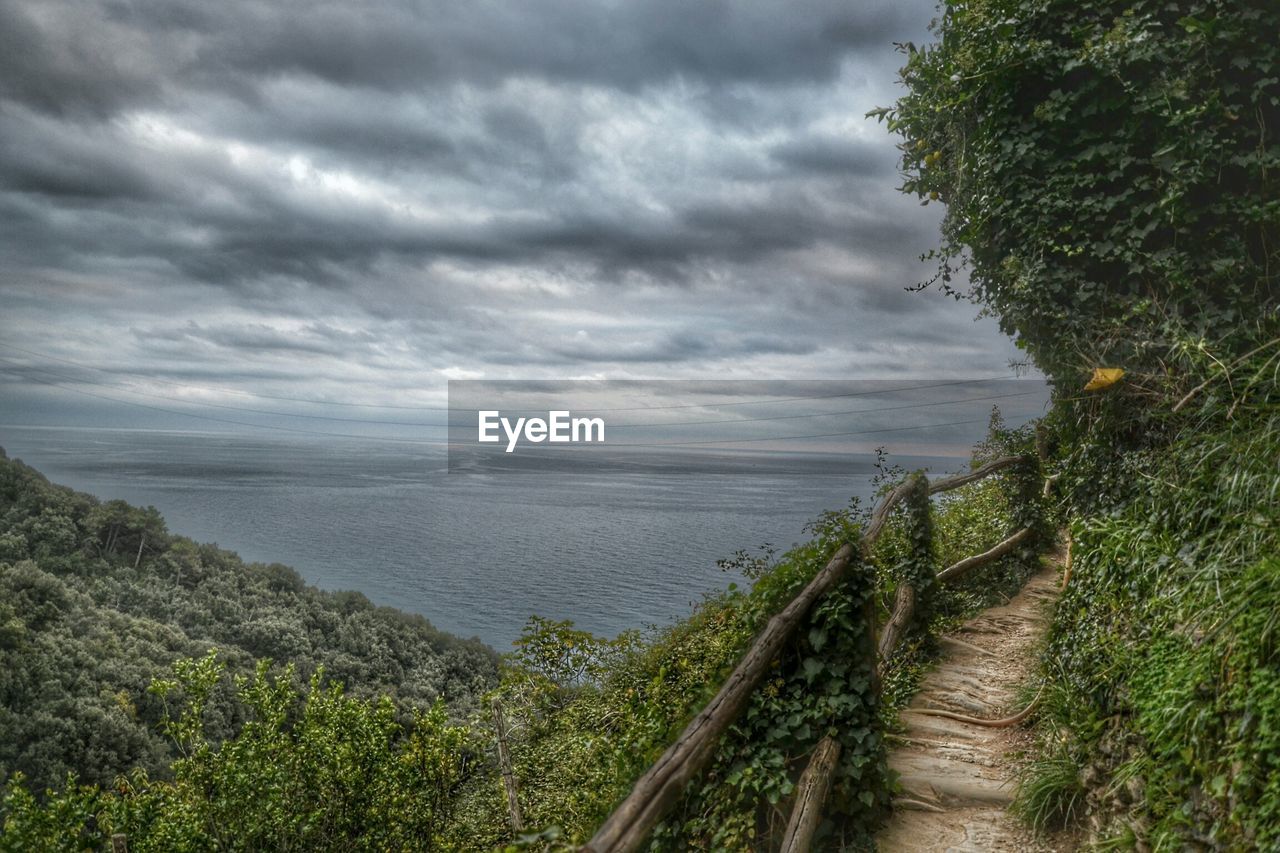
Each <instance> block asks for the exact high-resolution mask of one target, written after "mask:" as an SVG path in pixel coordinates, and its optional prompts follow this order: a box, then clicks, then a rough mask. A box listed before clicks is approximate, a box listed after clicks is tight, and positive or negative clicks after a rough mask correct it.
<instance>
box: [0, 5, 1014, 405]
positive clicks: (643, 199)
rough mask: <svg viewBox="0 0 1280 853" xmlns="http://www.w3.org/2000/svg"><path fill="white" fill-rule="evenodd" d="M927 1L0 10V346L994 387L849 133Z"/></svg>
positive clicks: (201, 365) (999, 352)
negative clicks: (963, 381)
mask: <svg viewBox="0 0 1280 853" xmlns="http://www.w3.org/2000/svg"><path fill="white" fill-rule="evenodd" d="M931 12H932V9H931V6H930V5H929V4H928V3H926V2H923V0H911V2H906V3H901V2H876V3H849V2H845V0H840V2H836V0H797V2H761V3H731V2H727V0H725V1H724V2H706V3H687V2H684V0H645V2H639V1H638V0H626V2H624V0H608V2H581V0H573V2H570V0H547V2H539V3H515V2H501V3H500V2H490V0H478V2H471V3H454V2H442V1H441V2H427V3H423V2H408V0H369V2H362V3H337V2H322V3H313V2H305V3H304V2H301V0H290V2H279V1H278V0H273V2H266V0H259V1H256V2H251V0H227V2H217V3H208V2H194V0H173V2H158V0H157V2H134V0H75V2H71V0H67V2H59V0H48V1H47V2H41V3H30V2H14V0H0V249H3V251H2V252H0V291H2V295H3V297H4V305H5V309H6V310H5V311H4V312H3V314H0V344H2V343H8V344H10V345H13V346H20V347H23V348H25V349H27V350H30V351H32V352H35V353H41V352H43V353H47V354H49V355H52V356H55V357H56V358H61V359H63V361H62V362H41V361H40V358H41V356H38V355H30V354H27V355H21V356H19V357H21V358H27V359H29V360H30V362H29V363H28V364H27V367H29V368H31V369H32V370H34V369H36V368H39V367H40V366H41V365H42V364H43V365H44V366H45V367H47V368H50V369H56V370H60V371H76V370H83V371H87V372H83V373H74V375H73V377H72V378H73V379H74V380H75V381H76V382H80V383H82V385H83V388H84V389H87V388H89V386H90V385H91V384H92V381H93V380H92V377H95V376H96V377H97V381H98V383H99V385H100V389H99V390H101V389H103V388H105V389H107V390H108V391H109V390H110V389H111V388H112V387H119V386H113V383H123V382H126V381H133V382H138V381H141V382H144V383H145V382H150V381H151V380H154V381H155V382H156V383H158V384H155V385H148V386H147V387H149V388H151V392H152V393H154V394H159V395H167V394H171V393H174V390H173V389H174V387H175V386H174V385H173V383H178V385H179V386H180V385H182V383H187V382H190V383H191V385H192V386H193V387H192V388H191V389H188V390H190V392H191V394H194V395H195V397H196V398H199V399H215V398H217V399H224V398H223V397H217V395H219V394H224V393H225V392H224V391H222V390H220V389H227V388H230V389H232V390H233V391H239V392H241V393H242V394H243V393H245V392H249V393H271V394H277V395H283V396H290V395H294V396H296V395H297V394H298V393H301V392H299V390H298V389H300V388H301V389H303V390H304V391H305V393H304V394H303V396H305V397H307V398H309V399H324V400H332V401H338V400H344V399H345V400H348V401H354V402H370V403H385V402H387V401H388V400H395V401H404V400H409V401H411V402H412V401H418V402H430V401H434V400H435V399H436V397H437V396H438V392H439V391H440V390H441V389H442V383H443V381H444V380H445V379H446V378H462V377H468V376H478V375H484V376H513V375H514V376H521V377H528V376H530V375H534V374H539V372H541V374H543V375H546V374H556V375H574V376H579V375H622V376H626V375H664V376H667V375H669V376H681V377H696V376H698V375H706V374H716V375H719V374H720V373H722V372H725V371H729V372H735V375H736V374H741V375H757V374H759V375H766V374H767V375H771V376H784V375H785V376H804V375H822V376H833V375H850V374H863V375H867V374H874V375H888V374H893V375H896V374H903V373H916V374H920V373H926V374H927V373H936V372H940V371H945V372H949V373H952V374H956V373H964V372H981V373H983V374H988V375H989V374H991V373H998V372H1000V370H1001V369H1002V368H1003V366H1004V364H1005V361H1006V360H1007V358H1008V357H1009V355H1010V353H1011V352H1012V351H1011V349H1010V348H1009V346H1008V344H1007V342H1006V341H1005V340H1004V339H1003V338H1002V337H1001V336H1000V335H999V334H998V333H997V332H996V331H995V329H994V325H993V324H992V323H990V322H989V321H984V322H983V323H981V324H979V325H976V326H975V325H974V323H973V322H972V319H971V318H972V313H973V311H972V308H971V307H970V306H967V305H958V304H956V303H953V302H951V301H950V300H947V299H940V298H937V295H936V294H927V295H924V296H919V295H915V294H909V293H906V292H905V291H904V289H903V288H904V287H905V286H908V285H912V284H914V283H916V282H917V281H919V280H920V279H921V278H924V277H927V275H928V272H929V270H928V269H927V268H925V267H922V265H921V264H919V263H918V261H917V258H918V256H919V254H920V253H921V252H924V251H926V250H928V249H929V248H930V247H931V246H933V245H934V244H935V243H936V228H937V214H938V211H936V210H935V209H934V208H932V207H930V208H921V207H920V206H919V205H918V204H916V203H915V201H913V200H911V199H907V198H904V197H902V196H901V195H900V194H898V193H897V192H896V190H895V187H896V185H897V184H898V182H899V181H898V178H897V176H896V173H895V162H896V153H895V151H894V147H893V144H892V140H891V139H890V138H889V137H888V136H887V135H886V134H885V133H884V131H883V128H881V127H880V126H878V125H876V124H875V123H874V122H871V121H867V120H866V119H864V118H863V116H864V114H865V113H866V111H867V110H869V109H871V108H872V107H874V106H877V105H879V104H884V103H888V102H890V101H891V100H892V99H893V97H894V95H895V90H894V88H893V79H894V75H895V70H896V67H897V65H898V64H899V57H898V56H897V55H896V54H895V52H894V50H893V48H892V42H894V41H901V40H907V39H914V40H917V41H918V40H920V39H921V38H922V37H923V34H924V27H925V25H926V24H927V21H928V18H929V17H930V15H931ZM51 331H53V332H56V334H50V332H51ZM9 355H10V356H12V355H14V353H12V352H10V353H9ZM67 362H71V363H67ZM24 375H25V376H27V377H28V379H31V378H32V377H35V376H36V375H38V374H36V373H34V372H28V373H26V374H24ZM10 378H11V379H12V375H10ZM32 381H34V380H32ZM68 381H71V380H68ZM165 383H169V384H165ZM6 387H10V388H11V387H12V382H10V383H8V384H7V385H6ZM45 390H46V391H47V390H48V389H45ZM95 393H97V392H95ZM184 393H185V392H184ZM210 394H212V395H215V396H214V397H209V396H208V395H210ZM188 396H190V395H188ZM231 399H242V398H235V397H232V398H231Z"/></svg>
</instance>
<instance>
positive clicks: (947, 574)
mask: <svg viewBox="0 0 1280 853" xmlns="http://www.w3.org/2000/svg"><path fill="white" fill-rule="evenodd" d="M1030 535H1031V528H1030V527H1024V528H1022V529H1021V530H1019V531H1018V532H1017V533H1015V534H1013V535H1012V536H1010V537H1009V538H1008V539H1006V540H1004V541H1003V542H1001V543H1000V544H998V545H996V546H995V547H993V548H991V550H989V551H983V552H982V553H981V554H974V555H973V556H972V557H965V558H964V559H963V560H961V561H960V562H958V563H956V564H955V565H954V566H948V567H947V568H945V569H943V570H942V571H941V572H939V573H938V581H939V582H940V583H951V582H952V581H954V580H956V579H958V578H959V577H960V576H962V575H963V574H965V573H966V572H968V571H970V570H972V569H976V568H977V567H978V566H981V565H985V564H986V563H990V562H991V561H992V560H998V559H999V558H1001V557H1003V556H1004V555H1005V554H1008V553H1009V552H1010V551H1012V550H1013V549H1014V548H1016V547H1018V544H1019V543H1020V542H1022V540H1024V539H1026V538H1027V537H1028V536H1030Z"/></svg>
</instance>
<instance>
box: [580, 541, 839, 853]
mask: <svg viewBox="0 0 1280 853" xmlns="http://www.w3.org/2000/svg"><path fill="white" fill-rule="evenodd" d="M853 557H854V546H853V545H852V544H845V545H843V546H841V547H840V549H839V550H838V551H836V553H835V555H834V556H833V557H832V558H831V560H830V561H829V562H828V563H827V565H826V566H825V567H824V568H823V569H822V571H820V572H818V574H817V575H815V576H814V578H813V580H811V581H809V584H808V585H807V586H806V587H805V588H804V589H803V590H801V592H800V594H799V595H797V596H796V597H795V598H793V599H792V600H791V603H790V604H788V605H787V606H786V607H784V608H783V609H782V610H781V611H780V612H779V613H777V614H776V615H775V616H774V617H773V618H772V619H770V620H769V623H768V624H767V625H766V626H765V629H764V630H763V631H761V632H760V635H759V636H758V637H756V639H755V642H753V643H752V644H751V648H750V649H748V650H747V653H746V654H745V655H743V657H742V660H741V661H739V662H738V665H737V666H736V667H734V669H733V672H731V673H730V674H729V677H728V678H727V679H725V682H724V684H723V685H722V686H721V687H720V690H719V692H718V693H716V695H715V696H714V697H713V698H712V700H711V701H710V702H708V703H707V706H706V707H705V708H703V709H702V710H701V711H700V712H699V713H698V715H697V716H695V717H694V718H693V720H692V721H691V722H690V723H689V725H688V726H687V727H685V730H684V732H683V733H682V734H681V735H680V737H679V738H677V739H676V742H675V743H673V744H671V746H669V747H668V748H667V750H666V752H664V753H663V754H662V757H660V758H659V759H658V760H657V761H656V762H654V764H653V766H652V767H650V768H649V770H648V771H647V772H646V773H645V774H644V775H643V776H641V777H640V779H639V781H637V782H636V784H635V786H634V787H632V789H631V793H630V794H628V795H627V798H626V799H625V800H623V801H622V803H621V804H619V806H618V807H617V808H616V809H614V811H613V814H611V815H609V817H608V818H607V819H606V820H605V822H604V823H603V824H601V825H600V828H599V829H597V830H596V834H595V835H594V836H592V838H591V840H590V841H588V842H587V843H586V845H585V846H583V847H582V848H580V850H581V851H582V853H606V851H607V853H630V851H634V850H638V849H640V847H641V846H642V845H643V844H644V842H645V839H647V838H648V837H649V834H650V833H651V832H652V831H653V828H654V826H656V825H657V823H658V821H659V820H661V819H662V816H663V815H664V814H665V813H666V811H667V809H668V808H669V807H670V806H671V804H672V803H673V802H674V801H675V799H676V797H678V796H679V794H680V791H681V790H682V789H683V788H684V786H685V785H686V784H687V783H688V782H689V781H690V780H691V779H693V777H694V776H696V775H697V773H698V772H699V771H701V770H702V768H703V767H705V766H706V764H707V762H708V761H710V760H711V756H712V754H713V753H714V752H715V747H716V744H717V743H718V742H719V740H720V736H721V735H722V734H724V732H725V730H726V729H728V728H729V726H730V724H732V723H733V721H734V720H736V719H737V718H738V715H739V714H740V713H741V712H742V709H743V708H744V707H746V704H747V700H748V699H750V698H751V693H752V691H754V690H755V688H756V687H757V686H759V684H760V682H761V681H762V680H763V679H764V676H765V675H766V674H767V673H768V671H769V667H770V664H772V662H773V659H774V658H776V657H777V656H778V653H779V652H780V651H782V647H783V646H784V645H785V644H786V642H787V640H788V639H790V637H791V635H792V634H793V633H794V632H795V629H796V627H797V626H799V624H800V622H801V620H802V619H803V618H804V616H805V614H806V613H808V612H809V609H810V608H811V607H812V606H813V604H814V603H815V602H816V601H817V600H818V599H820V598H821V597H822V596H824V595H826V594H827V592H829V591H830V590H831V589H832V588H833V587H834V586H835V585H836V584H837V583H838V582H839V581H840V580H841V578H843V577H844V574H845V572H846V571H847V570H848V568H849V564H850V563H851V562H852V561H853Z"/></svg>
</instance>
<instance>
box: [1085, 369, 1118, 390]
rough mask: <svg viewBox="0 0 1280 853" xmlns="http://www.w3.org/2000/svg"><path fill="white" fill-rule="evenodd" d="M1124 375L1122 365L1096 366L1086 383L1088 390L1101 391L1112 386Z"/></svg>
mask: <svg viewBox="0 0 1280 853" xmlns="http://www.w3.org/2000/svg"><path fill="white" fill-rule="evenodd" d="M1122 376H1124V369H1123V368H1120V367H1095V368H1094V369H1093V376H1092V377H1091V378H1090V379H1089V381H1088V383H1086V384H1085V386H1084V390H1086V391H1101V390H1102V389H1103V388H1110V387H1111V386H1112V385H1115V384H1116V383H1117V382H1119V381H1120V377H1122Z"/></svg>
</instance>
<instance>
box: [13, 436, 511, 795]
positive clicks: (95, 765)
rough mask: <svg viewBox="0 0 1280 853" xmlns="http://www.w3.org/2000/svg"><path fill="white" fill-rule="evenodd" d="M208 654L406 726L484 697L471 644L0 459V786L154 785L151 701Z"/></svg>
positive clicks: (229, 715) (160, 768) (212, 725)
mask: <svg viewBox="0 0 1280 853" xmlns="http://www.w3.org/2000/svg"><path fill="white" fill-rule="evenodd" d="M210 649H217V651H218V659H219V661H220V662H221V663H222V664H223V665H224V666H225V667H226V668H227V671H228V673H229V674H231V675H237V674H239V675H249V674H252V673H253V672H254V671H255V667H256V665H257V661H259V660H262V659H273V660H277V661H282V662H287V663H290V664H292V665H293V666H294V671H293V681H294V683H295V685H299V686H300V685H303V684H305V683H306V682H307V680H309V679H310V678H311V676H312V675H313V674H314V673H315V672H317V671H318V670H320V669H323V671H324V673H325V677H326V678H327V679H329V680H330V681H332V682H334V683H337V684H342V685H343V686H344V687H345V688H346V690H347V691H348V692H349V693H350V694H352V695H355V696H373V695H385V696H389V697H390V698H391V700H392V701H393V703H394V708H395V710H396V714H397V715H398V716H400V717H403V718H406V719H407V718H409V717H410V716H411V715H412V714H413V713H414V712H415V711H425V710H429V709H430V708H432V707H433V705H434V704H435V703H436V702H437V700H443V701H444V702H445V704H446V705H447V707H448V709H449V712H450V713H451V714H453V715H455V716H459V717H460V716H463V715H465V714H466V713H467V712H469V711H470V710H471V708H472V707H473V706H474V705H475V703H476V702H477V700H478V698H479V697H480V696H481V695H482V694H483V693H484V692H485V691H486V690H488V689H490V688H491V687H492V686H493V685H494V684H495V683H496V681H497V657H496V655H495V654H494V652H493V651H492V650H491V649H489V648H488V647H487V646H485V645H483V644H482V643H480V642H478V641H466V640H460V639H458V638H456V637H451V636H449V635H447V634H444V633H442V632H440V631H437V630H435V629H434V628H433V627H432V626H431V624H430V623H429V622H427V621H426V620H425V619H423V618H422V617H420V616H414V615H410V614H407V613H402V612H400V611H398V610H393V609H391V608H386V607H375V606H373V605H372V604H371V603H370V602H369V601H368V599H366V598H365V597H364V596H363V595H361V594H360V593H357V592H324V591H321V590H318V589H315V588H314V587H309V586H307V585H306V584H305V583H303V581H302V579H301V578H300V577H299V576H298V574H297V572H295V571H294V570H293V569H290V568H288V567H286V566H281V565H276V564H273V565H262V564H258V563H245V562H243V561H242V560H240V559H239V558H238V557H237V556H236V555H235V554H234V553H232V552H230V551H226V550H223V549H220V548H217V547H215V546H212V545H201V544H197V543H195V542H192V541H191V540H190V539H186V538H184V537H181V536H174V535H172V534H170V533H169V532H168V531H167V530H166V528H165V523H164V519H163V518H161V516H160V514H159V513H158V512H156V510H155V509H154V508H150V507H148V508H146V509H140V508H138V507H133V506H130V505H128V504H126V503H124V502H123V501H108V502H100V501H98V500H97V499H95V498H93V497H91V496H89V495H85V494H81V493H78V492H75V491H73V490H71V489H67V488H64V487H60V486H55V485H52V484H50V483H49V482H48V481H47V480H46V479H45V478H44V477H43V476H41V475H40V473H39V472H37V471H35V470H33V469H31V468H29V467H27V466H26V465H23V464H22V463H21V462H19V461H17V460H11V459H7V458H4V457H3V453H2V452H0V732H3V733H4V736H3V737H0V780H5V781H7V780H8V779H9V778H10V777H12V776H13V775H14V774H15V773H21V774H22V775H23V776H24V777H25V778H26V780H27V784H29V785H30V786H32V787H33V788H34V789H36V790H43V789H44V788H46V787H50V786H60V785H62V784H63V783H64V782H65V781H66V778H67V775H68V774H69V773H73V774H75V775H76V776H77V777H78V779H79V780H80V781H81V782H84V783H97V784H102V785H110V784H111V783H112V782H113V781H114V780H115V778H116V776H117V775H119V774H120V773H122V772H125V771H127V770H130V769H132V768H135V767H137V768H141V769H143V770H145V771H146V772H147V773H149V774H152V775H154V776H157V777H160V778H163V777H165V776H166V775H168V772H169V765H170V762H171V761H172V760H173V759H174V758H175V757H177V753H176V752H175V751H174V745H173V743H172V740H171V739H170V738H169V737H167V736H165V735H164V734H163V732H162V731H161V730H160V728H159V726H158V724H159V723H160V721H161V720H162V718H163V716H164V708H165V703H164V699H163V697H161V696H159V695H157V694H156V693H155V692H154V691H152V690H150V689H149V688H150V687H151V685H152V682H153V681H154V680H155V679H157V678H159V677H161V676H165V675H168V674H169V673H170V671H171V666H172V664H173V662H174V661H175V660H178V659H180V658H186V657H203V656H204V655H205V654H206V653H207V652H208V651H209V650H210ZM231 684H232V680H230V679H229V680H228V681H227V682H226V683H225V684H224V685H222V686H221V687H220V688H219V689H218V690H216V691H215V692H214V694H213V695H211V696H210V698H209V702H208V708H207V716H206V731H207V735H208V737H210V738H211V739H213V740H215V741H220V740H222V739H223V738H224V737H226V736H227V735H228V734H230V733H231V732H233V731H234V730H236V729H237V728H238V727H239V725H240V724H241V723H242V722H243V719H244V718H243V714H242V712H241V710H240V709H239V707H238V705H237V703H236V702H234V701H233V700H234V696H233V690H232V687H231Z"/></svg>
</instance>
